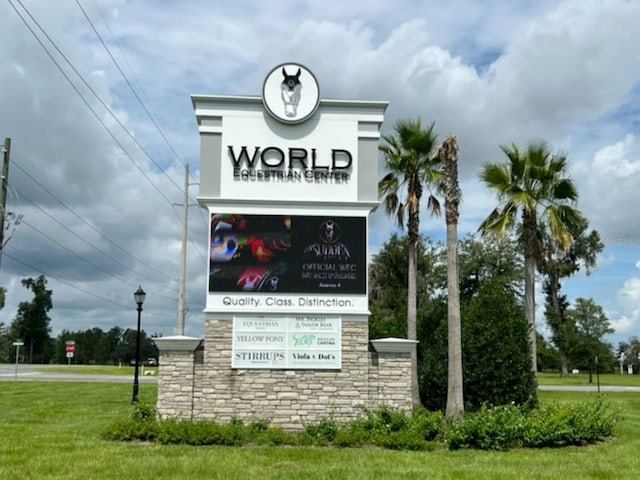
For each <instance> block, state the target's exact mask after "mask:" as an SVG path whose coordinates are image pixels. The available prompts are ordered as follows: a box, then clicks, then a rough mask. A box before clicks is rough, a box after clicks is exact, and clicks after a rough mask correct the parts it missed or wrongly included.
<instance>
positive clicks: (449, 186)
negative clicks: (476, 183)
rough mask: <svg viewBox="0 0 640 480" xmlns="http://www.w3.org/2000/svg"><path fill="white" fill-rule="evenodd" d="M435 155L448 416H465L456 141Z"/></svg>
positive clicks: (447, 141)
mask: <svg viewBox="0 0 640 480" xmlns="http://www.w3.org/2000/svg"><path fill="white" fill-rule="evenodd" d="M437 156H438V158H439V159H440V162H441V164H442V165H443V169H444V180H443V186H442V191H443V193H444V209H445V221H446V224H447V339H448V345H447V347H448V348H447V351H448V359H447V360H448V362H447V365H448V376H447V406H446V409H445V414H446V416H447V417H449V418H451V417H459V416H461V415H462V414H463V413H464V394H463V381H462V339H461V338H462V326H461V320H460V277H459V273H460V272H459V269H458V219H459V218H460V201H461V199H462V192H461V191H460V185H459V182H458V141H457V139H456V137H455V136H454V135H449V136H448V137H447V138H446V139H445V140H444V142H442V145H441V146H440V148H438V152H437Z"/></svg>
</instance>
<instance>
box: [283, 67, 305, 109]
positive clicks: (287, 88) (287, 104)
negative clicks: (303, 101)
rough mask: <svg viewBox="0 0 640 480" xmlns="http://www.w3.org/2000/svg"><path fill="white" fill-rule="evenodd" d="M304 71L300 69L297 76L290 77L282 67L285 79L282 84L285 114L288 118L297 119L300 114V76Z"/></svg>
mask: <svg viewBox="0 0 640 480" xmlns="http://www.w3.org/2000/svg"><path fill="white" fill-rule="evenodd" d="M301 73H302V70H301V69H300V68H298V71H297V72H296V74H295V75H289V74H288V73H287V70H286V69H285V68H284V67H282V75H283V76H284V79H283V80H282V83H281V84H280V89H281V92H282V101H283V103H284V113H285V115H286V116H287V117H290V118H291V117H295V116H296V115H297V114H298V104H299V103H300V91H301V90H302V84H301V83H300V74H301Z"/></svg>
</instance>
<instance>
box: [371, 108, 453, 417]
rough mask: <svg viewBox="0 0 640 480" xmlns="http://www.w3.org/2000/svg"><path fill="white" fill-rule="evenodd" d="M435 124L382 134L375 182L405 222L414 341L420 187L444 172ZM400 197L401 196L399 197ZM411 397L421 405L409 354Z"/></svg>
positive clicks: (431, 202) (435, 208)
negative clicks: (380, 170)
mask: <svg viewBox="0 0 640 480" xmlns="http://www.w3.org/2000/svg"><path fill="white" fill-rule="evenodd" d="M434 125H435V123H431V124H430V125H429V126H428V127H426V128H423V127H422V123H421V121H420V118H417V119H416V120H409V121H403V120H399V121H398V122H397V123H396V124H395V126H394V134H393V135H384V136H383V137H382V139H383V140H384V142H385V144H384V145H381V146H380V151H381V152H382V153H383V154H384V160H385V167H386V169H387V171H388V173H387V174H386V175H385V176H384V177H383V178H382V179H381V180H380V181H379V182H378V195H379V196H380V197H381V198H382V199H383V200H382V201H383V203H384V208H385V212H386V213H387V215H389V216H394V217H395V219H396V222H397V223H398V225H399V226H400V227H401V228H404V222H405V217H406V221H407V235H408V240H409V249H408V250H409V265H408V279H407V291H408V292H407V338H408V339H409V340H416V317H417V296H416V295H417V277H418V269H417V252H418V239H419V235H420V201H421V199H422V194H423V189H424V187H425V186H426V187H427V189H429V188H430V186H436V185H439V184H440V182H441V180H442V178H443V175H442V172H441V171H440V170H439V159H438V158H437V157H436V156H434V155H433V149H434V146H435V143H436V134H435V133H434V131H433V129H434ZM401 197H402V198H401ZM427 206H428V208H429V210H430V211H431V212H432V213H433V214H436V215H437V214H439V213H440V202H439V201H438V199H437V198H436V197H435V196H434V195H433V194H432V193H429V197H428V201H427ZM411 399H412V402H413V405H414V406H417V405H419V404H420V393H419V389H418V358H417V352H416V349H415V348H414V349H413V351H412V353H411Z"/></svg>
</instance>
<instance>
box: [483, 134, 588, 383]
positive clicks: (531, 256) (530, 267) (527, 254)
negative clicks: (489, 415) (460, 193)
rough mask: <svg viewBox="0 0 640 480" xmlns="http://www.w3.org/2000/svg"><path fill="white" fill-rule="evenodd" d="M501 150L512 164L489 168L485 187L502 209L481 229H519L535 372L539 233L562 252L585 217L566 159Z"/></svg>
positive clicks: (534, 148)
mask: <svg viewBox="0 0 640 480" xmlns="http://www.w3.org/2000/svg"><path fill="white" fill-rule="evenodd" d="M500 148H501V149H502V151H503V152H504V154H505V155H506V156H507V159H508V160H507V162H505V163H493V164H492V163H488V164H485V165H484V166H483V167H482V171H481V173H480V179H481V180H482V181H483V182H484V184H485V185H486V186H487V187H488V188H489V189H491V190H492V191H494V192H495V193H496V194H497V197H498V201H499V202H500V205H499V206H498V207H497V208H495V209H494V210H493V211H492V212H491V213H490V214H489V215H488V216H487V218H486V219H485V220H484V221H483V222H482V223H481V224H480V227H479V229H478V230H479V231H480V232H481V233H482V234H483V235H485V236H490V237H494V238H495V237H497V238H502V237H503V236H504V235H505V234H506V233H507V232H509V231H512V230H515V229H516V227H519V232H520V234H519V237H520V241H521V243H522V248H523V254H524V263H525V275H524V290H525V298H524V300H525V301H524V309H525V315H526V318H527V322H528V325H529V332H528V336H529V344H530V353H531V369H532V371H533V372H536V371H537V355H536V319H535V272H536V265H537V263H538V261H539V260H540V257H541V249H540V244H539V241H538V239H539V235H540V228H541V226H542V225H546V226H547V227H548V230H549V235H550V237H551V238H552V239H554V241H555V242H557V246H558V249H559V251H565V250H566V249H567V248H569V246H570V245H571V241H572V238H571V234H570V231H569V226H570V225H574V224H576V223H578V222H579V221H580V219H581V218H582V215H581V214H580V212H579V211H578V210H577V209H576V208H575V206H574V205H575V202H576V201H577V199H578V192H577V190H576V188H575V186H574V184H573V182H572V181H571V179H570V178H569V177H568V176H566V175H567V173H566V169H567V159H566V156H565V155H563V154H553V153H552V152H551V149H550V147H549V145H547V144H546V143H544V142H538V143H533V142H532V143H530V144H529V146H528V147H527V149H526V150H524V151H521V150H520V149H519V148H518V147H517V146H516V145H511V146H510V147H507V146H501V147H500ZM519 213H520V215H521V221H520V223H518V220H517V216H518V214H519Z"/></svg>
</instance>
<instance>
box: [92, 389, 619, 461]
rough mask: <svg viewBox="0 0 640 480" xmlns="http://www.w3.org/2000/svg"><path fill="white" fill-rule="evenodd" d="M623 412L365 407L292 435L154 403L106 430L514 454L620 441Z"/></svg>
mask: <svg viewBox="0 0 640 480" xmlns="http://www.w3.org/2000/svg"><path fill="white" fill-rule="evenodd" d="M618 421H619V414H618V413H617V412H615V411H612V410H611V409H610V407H609V406H608V405H607V403H606V402H605V401H604V400H603V398H602V397H600V396H597V397H591V398H588V399H586V400H584V401H581V402H578V403H575V404H567V403H551V404H546V405H544V407H543V408H541V409H530V410H528V409H524V408H521V407H518V406H516V405H506V406H500V407H494V408H487V407H484V408H482V409H480V410H479V411H477V412H475V413H472V414H467V415H465V416H464V418H462V419H458V420H449V419H445V418H444V415H443V413H442V412H441V411H435V412H429V411H427V410H423V409H417V410H415V411H414V412H413V413H412V414H406V413H404V412H402V411H400V410H396V409H393V408H390V407H386V406H382V407H380V408H378V409H375V410H365V411H363V414H362V416H361V417H360V418H358V419H356V420H352V421H347V422H339V421H337V420H335V419H333V418H325V419H322V420H320V421H319V422H315V423H311V424H308V425H306V426H305V428H304V430H303V431H301V432H285V431H284V430H282V429H281V428H278V427H273V426H271V425H270V424H269V422H268V421H267V420H264V419H258V420H254V421H249V422H244V421H242V420H240V419H232V420H231V421H230V422H228V423H224V424H221V423H217V422H215V421H211V420H199V421H194V422H188V421H183V420H178V419H168V420H157V419H156V415H155V411H154V410H153V408H152V407H149V406H136V407H135V409H134V411H133V413H132V414H131V416H130V417H129V418H126V419H123V420H120V421H117V422H114V423H113V424H111V425H110V426H109V428H108V429H107V431H106V432H105V438H107V439H110V440H125V441H131V440H141V441H152V442H157V443H160V444H187V445H227V446H241V445H249V444H258V445H309V446H336V447H364V446H376V447H382V448H388V449H392V450H434V449H436V448H449V449H451V450H458V449H462V448H474V449H481V450H510V449H514V448H545V447H563V446H568V445H586V444H592V443H596V442H600V441H603V440H606V439H608V438H610V437H611V436H613V434H614V428H615V426H616V425H617V423H618Z"/></svg>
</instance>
